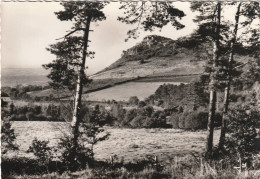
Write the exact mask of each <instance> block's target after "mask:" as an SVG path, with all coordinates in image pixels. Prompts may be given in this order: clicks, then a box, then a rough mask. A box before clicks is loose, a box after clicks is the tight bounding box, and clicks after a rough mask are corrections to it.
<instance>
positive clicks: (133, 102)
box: [128, 96, 139, 105]
mask: <svg viewBox="0 0 260 179" xmlns="http://www.w3.org/2000/svg"><path fill="white" fill-rule="evenodd" d="M128 102H129V104H131V105H138V103H139V99H138V97H137V96H131V97H130V98H129V101H128Z"/></svg>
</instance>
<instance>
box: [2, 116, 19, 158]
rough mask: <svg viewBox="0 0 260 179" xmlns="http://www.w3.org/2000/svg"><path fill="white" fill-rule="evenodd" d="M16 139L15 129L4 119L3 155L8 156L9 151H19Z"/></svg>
mask: <svg viewBox="0 0 260 179" xmlns="http://www.w3.org/2000/svg"><path fill="white" fill-rule="evenodd" d="M15 139H16V136H15V133H14V129H12V128H11V124H10V122H9V121H5V120H4V119H2V121H1V153H2V155H3V154H6V153H7V152H8V151H9V150H18V146H17V145H16V144H15V143H14V141H15Z"/></svg>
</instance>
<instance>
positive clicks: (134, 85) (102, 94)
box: [83, 82, 180, 101]
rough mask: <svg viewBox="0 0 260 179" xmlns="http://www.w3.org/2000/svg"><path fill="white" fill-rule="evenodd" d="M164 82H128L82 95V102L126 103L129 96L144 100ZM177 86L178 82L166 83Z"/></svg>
mask: <svg viewBox="0 0 260 179" xmlns="http://www.w3.org/2000/svg"><path fill="white" fill-rule="evenodd" d="M164 83H165V82H129V83H125V84H122V85H117V86H114V87H111V88H107V89H104V90H101V91H96V92H92V93H88V94H85V95H83V99H84V100H90V101H102V100H116V101H128V100H129V98H130V97H131V96H137V97H138V98H139V99H140V100H144V99H145V98H147V97H148V96H150V95H152V94H154V92H155V91H156V89H157V88H158V87H159V86H160V85H163V84H164ZM167 83H170V84H176V85H179V84H180V83H179V82H167Z"/></svg>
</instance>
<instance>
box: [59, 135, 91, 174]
mask: <svg viewBox="0 0 260 179" xmlns="http://www.w3.org/2000/svg"><path fill="white" fill-rule="evenodd" d="M73 147H74V143H73V137H70V136H66V137H64V138H61V139H60V142H59V144H58V150H59V152H60V153H61V156H60V157H59V159H60V160H61V163H62V164H63V166H64V170H69V171H76V170H80V169H85V168H86V165H87V164H89V163H91V162H92V161H93V151H91V149H90V148H87V147H85V145H84V143H82V141H80V142H78V145H77V147H76V153H74V152H73V151H74V148H73Z"/></svg>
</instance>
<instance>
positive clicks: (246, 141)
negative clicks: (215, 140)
mask: <svg viewBox="0 0 260 179" xmlns="http://www.w3.org/2000/svg"><path fill="white" fill-rule="evenodd" d="M249 109H250V108H249V107H248V106H236V107H235V108H233V109H232V110H230V113H229V121H228V127H227V134H228V137H227V138H226V144H225V147H226V150H227V151H228V152H229V153H230V154H231V155H233V156H236V158H237V159H239V160H241V161H242V162H246V163H247V164H250V163H251V161H252V159H253V154H254V153H255V152H256V150H255V144H256V136H257V132H256V128H257V127H258V126H259V119H260V112H259V111H256V110H249ZM234 162H238V161H234Z"/></svg>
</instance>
